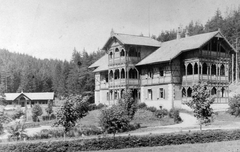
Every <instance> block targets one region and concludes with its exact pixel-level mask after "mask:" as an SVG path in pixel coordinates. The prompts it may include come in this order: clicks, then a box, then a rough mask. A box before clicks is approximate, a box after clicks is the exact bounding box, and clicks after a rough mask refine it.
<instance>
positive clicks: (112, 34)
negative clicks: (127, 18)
mask: <svg viewBox="0 0 240 152" xmlns="http://www.w3.org/2000/svg"><path fill="white" fill-rule="evenodd" d="M110 36H111V37H113V36H114V31H113V29H112V30H111V33H110Z"/></svg>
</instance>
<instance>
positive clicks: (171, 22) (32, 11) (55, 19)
mask: <svg viewBox="0 0 240 152" xmlns="http://www.w3.org/2000/svg"><path fill="white" fill-rule="evenodd" d="M0 4H1V5H0V49H3V48H4V49H7V50H9V51H10V52H19V53H23V54H28V55H32V56H34V57H36V58H40V59H44V58H47V59H59V60H68V61H70V59H71V56H72V52H73V49H74V48H76V50H77V51H82V50H83V49H85V50H86V51H87V52H93V51H96V50H98V49H101V48H102V47H103V45H104V44H105V43H106V41H107V39H108V38H109V37H110V32H111V30H112V29H113V30H114V32H116V33H125V34H135V35H140V34H143V35H145V36H148V35H149V33H150V35H159V34H160V33H161V31H165V30H170V29H177V28H178V27H179V26H182V27H184V26H186V25H188V23H189V22H190V21H192V20H193V21H198V22H200V23H202V24H205V23H206V22H207V20H209V19H211V17H212V16H213V15H214V14H215V13H216V10H217V9H219V10H220V11H221V12H222V15H223V16H224V14H226V12H227V11H228V10H231V9H237V7H238V6H240V0H0Z"/></svg>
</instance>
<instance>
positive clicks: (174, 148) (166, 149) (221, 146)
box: [92, 140, 240, 152]
mask: <svg viewBox="0 0 240 152" xmlns="http://www.w3.org/2000/svg"><path fill="white" fill-rule="evenodd" d="M110 151H111V152H156V151H157V152H178V151H179V152H216V151H217V152H240V140H236V141H223V142H214V143H204V144H183V145H170V146H158V147H141V148H127V149H118V150H105V151H98V152H110ZM92 152H94V151H92Z"/></svg>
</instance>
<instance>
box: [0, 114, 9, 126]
mask: <svg viewBox="0 0 240 152" xmlns="http://www.w3.org/2000/svg"><path fill="white" fill-rule="evenodd" d="M11 121H12V119H11V118H10V117H9V116H8V115H7V114H2V115H0V124H7V123H9V122H11Z"/></svg>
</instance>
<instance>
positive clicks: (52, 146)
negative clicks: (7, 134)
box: [0, 130, 240, 152]
mask: <svg viewBox="0 0 240 152" xmlns="http://www.w3.org/2000/svg"><path fill="white" fill-rule="evenodd" d="M230 140H240V130H215V131H213V130H211V131H202V132H192V133H178V134H161V135H151V136H149V135H148V136H119V137H114V138H112V137H107V138H91V139H78V140H72V139H71V140H70V141H63V140H59V141H53V142H22V143H11V144H1V146H0V151H4V152H12V151H15V152H16V151H24V152H32V151H35V152H43V151H44V152H52V151H66V152H76V151H96V150H113V149H122V148H136V147H153V146H165V145H180V144H194V143H210V142H221V141H230Z"/></svg>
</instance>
